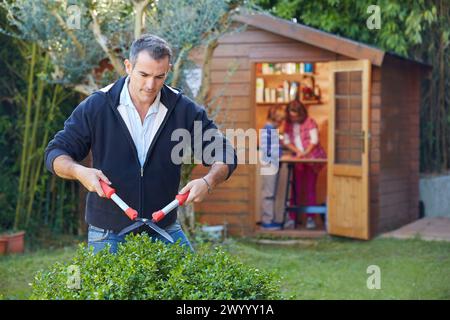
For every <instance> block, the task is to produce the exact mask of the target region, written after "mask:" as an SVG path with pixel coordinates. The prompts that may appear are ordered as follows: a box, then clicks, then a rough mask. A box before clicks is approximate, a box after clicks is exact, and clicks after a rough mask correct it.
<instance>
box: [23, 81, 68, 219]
mask: <svg viewBox="0 0 450 320" xmlns="http://www.w3.org/2000/svg"><path fill="white" fill-rule="evenodd" d="M59 89H60V86H59V85H55V87H54V89H53V97H52V100H51V103H50V110H49V113H48V116H47V121H46V123H45V126H44V127H45V129H44V139H43V140H42V144H41V147H40V148H39V149H38V150H37V151H36V152H37V154H38V160H37V163H36V168H35V170H34V171H33V173H34V175H33V177H32V183H31V187H30V189H29V199H28V207H27V218H26V221H25V226H28V223H29V221H30V217H31V211H32V209H33V203H34V197H35V195H36V191H37V185H38V181H39V177H40V175H41V171H42V164H43V161H44V157H43V153H44V148H45V145H46V144H47V139H48V135H49V129H48V127H49V126H48V124H50V122H51V121H52V120H53V114H54V110H55V107H56V98H57V96H58V95H59V92H60V90H59Z"/></svg>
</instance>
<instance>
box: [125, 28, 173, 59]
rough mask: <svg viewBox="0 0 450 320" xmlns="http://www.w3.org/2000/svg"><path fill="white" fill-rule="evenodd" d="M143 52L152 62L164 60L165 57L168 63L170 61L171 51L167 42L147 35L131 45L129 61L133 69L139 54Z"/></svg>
mask: <svg viewBox="0 0 450 320" xmlns="http://www.w3.org/2000/svg"><path fill="white" fill-rule="evenodd" d="M144 50H145V51H146V52H147V53H148V54H149V55H150V57H152V59H154V60H160V59H164V58H165V57H169V63H170V62H171V60H172V49H171V48H170V46H169V44H168V43H167V41H166V40H164V39H162V38H160V37H158V36H155V35H153V34H148V33H147V34H143V35H142V36H140V37H139V38H138V39H136V40H134V41H133V43H132V44H131V48H130V61H131V64H132V66H133V67H134V66H135V64H136V60H137V57H138V55H139V52H141V51H144Z"/></svg>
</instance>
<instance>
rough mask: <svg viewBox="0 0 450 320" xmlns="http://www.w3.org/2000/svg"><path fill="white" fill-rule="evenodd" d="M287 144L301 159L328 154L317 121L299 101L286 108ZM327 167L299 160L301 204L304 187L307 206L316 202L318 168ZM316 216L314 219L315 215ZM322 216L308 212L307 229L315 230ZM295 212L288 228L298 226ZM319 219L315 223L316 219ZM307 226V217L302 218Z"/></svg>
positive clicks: (297, 175)
mask: <svg viewBox="0 0 450 320" xmlns="http://www.w3.org/2000/svg"><path fill="white" fill-rule="evenodd" d="M283 140H284V145H285V147H286V148H287V149H288V150H290V151H291V152H292V153H293V154H294V155H295V157H298V158H302V159H325V158H326V153H325V150H324V149H323V148H322V146H321V145H320V142H319V129H318V126H317V123H316V122H315V121H314V119H312V118H311V117H309V116H308V111H307V110H306V108H305V106H304V105H303V104H302V103H301V102H300V101H299V100H293V101H291V102H290V103H289V104H288V106H287V109H286V122H285V128H284V139H283ZM323 166H324V164H323V163H308V162H304V163H296V164H295V170H294V177H295V190H296V199H297V203H295V204H294V203H292V204H291V205H299V202H300V199H301V198H300V197H301V190H302V188H305V191H306V203H305V205H312V206H314V205H316V183H317V176H318V174H319V171H320V170H321V169H322V167H323ZM314 217H315V218H314ZM319 218H320V216H319V215H316V214H308V215H307V221H306V228H307V229H315V228H316V224H318V223H319V220H318V219H319ZM295 219H296V214H295V212H290V213H289V219H288V220H287V222H286V224H285V228H286V229H289V228H293V227H294V225H295ZM314 219H316V222H315V221H314ZM302 222H303V225H305V219H304V216H303V219H302Z"/></svg>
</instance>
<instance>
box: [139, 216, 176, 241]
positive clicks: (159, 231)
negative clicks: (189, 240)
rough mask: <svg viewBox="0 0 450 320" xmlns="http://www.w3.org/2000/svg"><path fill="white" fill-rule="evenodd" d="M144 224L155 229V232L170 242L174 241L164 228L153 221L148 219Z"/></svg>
mask: <svg viewBox="0 0 450 320" xmlns="http://www.w3.org/2000/svg"><path fill="white" fill-rule="evenodd" d="M145 224H146V225H147V226H148V227H149V228H151V229H153V230H154V231H156V232H157V233H159V234H160V235H162V236H163V237H164V238H166V239H167V240H168V241H169V242H170V243H174V242H175V241H174V240H173V238H172V237H171V236H170V234H168V233H167V232H166V231H165V230H163V229H161V228H160V227H158V226H157V225H156V224H154V223H153V222H150V221H146V222H145Z"/></svg>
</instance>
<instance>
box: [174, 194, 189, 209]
mask: <svg viewBox="0 0 450 320" xmlns="http://www.w3.org/2000/svg"><path fill="white" fill-rule="evenodd" d="M188 197H189V191H188V192H186V193H183V194H177V195H176V196H175V199H177V200H178V203H179V205H180V206H182V205H183V203H184V202H185V201H186V200H187V198H188Z"/></svg>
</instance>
